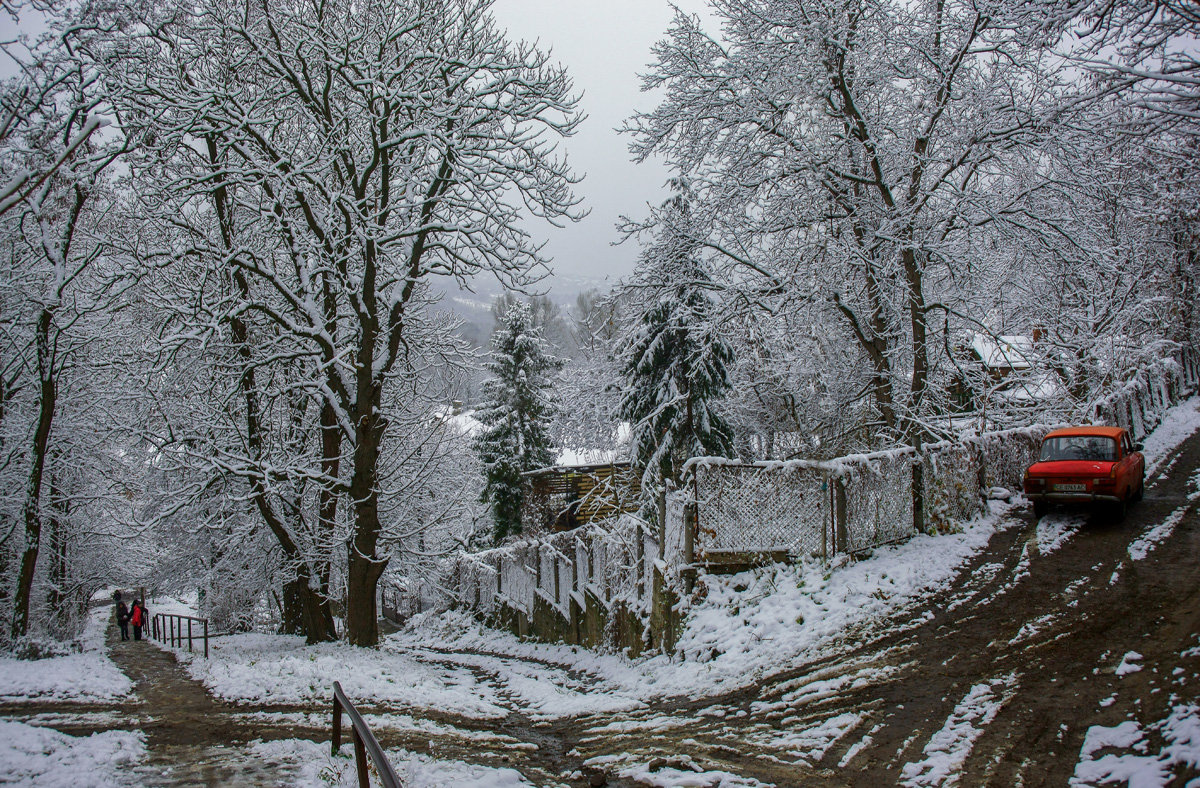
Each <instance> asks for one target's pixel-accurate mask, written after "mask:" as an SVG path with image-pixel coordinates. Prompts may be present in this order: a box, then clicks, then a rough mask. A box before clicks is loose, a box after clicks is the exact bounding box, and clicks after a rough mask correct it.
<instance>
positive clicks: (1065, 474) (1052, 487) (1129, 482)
mask: <svg viewBox="0 0 1200 788" xmlns="http://www.w3.org/2000/svg"><path fill="white" fill-rule="evenodd" d="M1145 481H1146V458H1145V457H1143V456H1142V445H1141V444H1140V443H1134V442H1133V440H1132V439H1131V438H1130V437H1129V433H1128V432H1127V431H1126V430H1124V429H1123V428H1121V427H1067V428H1065V429H1060V430H1054V431H1053V432H1051V433H1050V434H1049V435H1047V436H1046V437H1045V438H1043V439H1042V452H1041V454H1040V456H1039V457H1038V461H1037V462H1035V463H1034V464H1033V465H1030V466H1029V467H1028V468H1027V469H1026V470H1025V497H1026V498H1028V499H1029V500H1031V501H1033V511H1034V513H1035V514H1036V515H1037V516H1038V517H1041V516H1042V515H1043V514H1045V513H1046V510H1047V509H1049V508H1050V505H1051V504H1054V503H1100V502H1103V503H1106V504H1110V505H1111V507H1112V511H1113V514H1114V515H1115V516H1116V518H1117V519H1118V520H1120V519H1122V518H1124V517H1125V510H1126V508H1127V507H1128V505H1129V503H1130V502H1131V501H1140V500H1141V499H1142V492H1143V490H1144V488H1145Z"/></svg>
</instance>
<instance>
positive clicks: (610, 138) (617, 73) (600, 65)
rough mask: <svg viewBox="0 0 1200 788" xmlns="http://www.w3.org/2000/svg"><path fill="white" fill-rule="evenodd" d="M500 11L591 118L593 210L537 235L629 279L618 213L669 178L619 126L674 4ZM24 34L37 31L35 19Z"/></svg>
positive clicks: (638, 210)
mask: <svg viewBox="0 0 1200 788" xmlns="http://www.w3.org/2000/svg"><path fill="white" fill-rule="evenodd" d="M676 5H678V6H679V7H680V8H681V9H682V10H684V11H685V12H687V13H695V14H699V15H701V16H702V17H704V16H707V13H706V11H707V2H706V0H676ZM493 12H494V14H495V16H496V19H497V21H498V22H499V24H500V25H501V26H502V27H507V28H508V31H509V35H510V36H511V37H512V38H513V39H524V40H527V41H534V40H536V41H538V42H539V44H540V45H541V47H542V48H543V49H549V50H550V51H551V53H552V55H553V57H554V59H555V60H557V61H559V62H561V63H563V64H564V65H565V66H566V67H567V70H568V72H569V73H570V75H571V77H572V79H573V80H574V82H575V88H576V90H578V91H582V92H583V106H582V108H583V110H584V112H586V113H587V115H588V119H587V120H586V121H585V122H584V123H583V125H582V126H581V127H580V129H579V131H578V132H577V133H576V135H575V136H574V137H572V138H570V139H568V140H564V141H563V143H562V147H563V148H564V149H565V150H566V152H567V155H568V157H569V159H570V162H571V164H572V166H573V167H574V168H575V171H576V172H579V173H581V174H583V175H584V176H585V178H584V180H583V182H582V183H581V184H579V186H578V187H577V189H576V191H577V193H578V194H579V195H580V196H582V197H583V198H584V205H585V206H586V207H588V208H590V209H591V211H592V212H591V214H590V215H589V216H588V217H587V218H585V219H584V220H583V221H581V222H579V223H578V224H573V225H569V226H567V227H565V228H563V229H557V228H554V227H552V226H550V225H548V224H546V223H545V222H534V223H531V225H530V228H529V229H530V230H531V231H532V232H533V233H534V235H535V237H536V238H538V239H545V240H546V241H547V242H548V243H547V246H546V252H547V254H549V255H550V256H551V257H552V258H553V259H554V267H555V271H556V273H562V274H565V275H567V276H588V277H593V276H594V277H596V278H603V277H605V276H607V277H609V279H616V277H618V276H622V275H624V274H627V273H629V272H630V271H631V270H632V269H633V264H634V262H635V260H636V258H637V251H638V250H637V247H636V245H635V244H633V243H627V244H624V245H622V246H616V247H614V246H612V242H613V241H615V240H616V239H617V237H618V236H617V233H616V230H615V229H614V226H615V224H616V221H617V217H619V216H620V215H621V214H626V215H629V216H635V217H640V216H643V215H645V213H646V207H645V206H646V203H648V202H652V203H658V202H660V201H662V199H664V197H665V189H664V188H663V185H664V183H665V181H666V179H667V177H668V173H667V171H666V169H665V168H664V167H662V166H661V165H658V164H656V163H647V164H643V165H636V166H635V165H634V164H633V163H632V162H631V161H630V160H629V151H628V144H629V138H628V137H627V136H626V135H621V134H617V132H616V131H615V129H616V128H617V127H618V126H620V125H621V124H622V123H624V122H625V120H626V119H627V118H628V117H629V116H630V115H631V114H632V113H633V111H634V110H635V109H651V108H652V107H653V106H654V103H655V101H654V97H653V96H651V95H648V94H645V93H642V92H641V90H640V86H641V79H640V77H639V76H638V75H639V74H641V73H643V72H645V71H646V67H647V65H648V64H649V62H650V57H651V55H650V47H651V46H653V45H654V43H655V42H656V41H658V40H659V39H660V38H661V37H662V36H663V34H664V33H665V32H666V30H667V27H668V25H669V24H670V22H671V17H672V13H673V12H672V10H671V6H670V5H669V4H668V2H667V0H496V2H495V5H494V6H493ZM22 28H24V29H26V31H27V32H29V31H30V30H31V27H30V25H29V24H28V19H26V20H23V24H22ZM14 32H15V31H14V30H13V25H12V20H11V18H9V17H8V15H7V14H0V35H3V36H4V37H8V36H11V35H12V34H13V33H14ZM11 73H12V66H11V63H8V62H3V63H0V76H7V75H9V74H11Z"/></svg>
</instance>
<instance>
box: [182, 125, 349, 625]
mask: <svg viewBox="0 0 1200 788" xmlns="http://www.w3.org/2000/svg"><path fill="white" fill-rule="evenodd" d="M205 142H206V144H207V148H208V156H209V162H210V164H211V165H212V167H213V170H214V171H215V172H219V170H220V164H221V157H220V154H219V151H218V149H217V140H216V138H215V137H214V136H213V135H211V134H210V135H208V136H207V137H205ZM216 182H217V184H218V185H217V187H216V188H215V189H214V190H213V206H214V208H215V209H216V212H217V219H218V224H219V225H220V228H221V240H222V243H223V245H224V247H225V250H226V251H227V252H230V253H232V252H233V251H234V249H235V243H234V228H233V216H232V213H231V211H230V209H229V191H228V189H227V187H226V185H225V182H224V179H223V177H222V176H220V175H218V176H217V177H216ZM232 278H233V282H234V285H235V286H236V287H237V290H238V294H239V295H240V296H241V297H242V298H244V299H248V298H249V294H250V286H249V283H248V282H247V281H246V277H245V275H244V274H243V273H242V272H241V271H240V270H238V269H236V268H235V269H234V272H233V277H232ZM230 334H231V335H232V338H233V342H234V345H235V346H236V347H237V349H238V356H239V357H240V358H241V359H242V362H243V364H244V367H243V371H242V375H241V378H240V379H239V386H240V388H241V390H242V399H243V401H244V404H245V407H246V440H247V445H248V447H249V449H250V453H251V456H252V457H253V458H254V460H256V461H258V460H260V459H261V454H262V451H261V449H262V445H263V435H262V421H261V418H260V413H261V410H260V407H259V403H258V387H257V384H256V382H255V376H254V366H253V364H252V353H251V350H250V331H249V327H248V326H247V325H246V322H245V321H244V320H243V319H242V318H240V317H234V318H232V319H231V320H230ZM250 488H251V493H252V495H253V498H254V502H255V505H256V506H257V507H258V510H259V513H260V514H261V515H262V517H263V520H264V521H265V522H266V524H267V527H268V528H270V529H271V533H273V534H274V535H275V538H276V539H277V540H278V542H279V546H280V548H281V549H282V550H283V554H284V559H285V560H286V561H289V562H291V563H294V565H295V566H296V567H297V570H296V580H295V581H294V583H295V585H292V586H291V588H292V590H293V592H294V593H296V594H297V595H298V596H299V600H300V604H301V607H302V609H303V611H304V615H303V622H304V635H305V639H306V640H307V642H308V643H310V644H311V643H320V642H325V641H330V640H336V639H337V630H336V629H335V628H334V625H333V613H332V611H331V610H330V609H329V600H328V597H327V596H326V595H325V594H323V593H320V592H319V591H318V590H317V589H316V588H314V585H316V584H315V583H313V574H314V573H313V570H312V567H311V566H310V565H309V564H308V562H307V561H306V560H305V557H304V556H303V555H302V554H301V552H300V549H299V547H298V546H297V545H296V543H295V541H294V540H293V539H292V536H291V534H290V533H288V530H287V527H286V526H285V524H284V523H283V521H282V520H281V519H280V517H279V516H278V514H277V513H276V512H275V511H274V509H273V508H272V506H271V502H270V501H269V500H268V499H267V490H266V486H265V485H264V484H263V481H262V480H261V479H252V480H251V482H250Z"/></svg>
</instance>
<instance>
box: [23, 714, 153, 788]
mask: <svg viewBox="0 0 1200 788" xmlns="http://www.w3.org/2000/svg"><path fill="white" fill-rule="evenodd" d="M145 751H146V747H145V744H144V740H143V736H142V734H141V733H140V732H139V733H134V732H130V731H105V732H103V733H93V734H92V735H91V736H68V735H66V734H64V733H59V732H58V731H55V730H50V729H48V728H37V727H34V726H32V725H26V724H24V723H21V722H11V721H8V720H0V769H2V772H0V783H3V784H5V785H36V786H38V788H77V786H80V785H88V786H95V787H96V788H106V787H107V786H117V785H123V784H127V782H126V781H124V780H122V779H121V777H122V774H123V772H122V770H123V769H124V768H126V767H128V766H130V765H133V764H135V763H137V762H138V760H140V759H141V758H142V756H143V755H144V754H145Z"/></svg>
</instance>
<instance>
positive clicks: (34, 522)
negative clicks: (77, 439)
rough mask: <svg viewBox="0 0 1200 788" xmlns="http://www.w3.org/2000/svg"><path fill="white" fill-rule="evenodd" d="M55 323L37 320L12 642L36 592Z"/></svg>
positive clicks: (47, 317)
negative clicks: (34, 415) (34, 401)
mask: <svg viewBox="0 0 1200 788" xmlns="http://www.w3.org/2000/svg"><path fill="white" fill-rule="evenodd" d="M53 319H54V314H53V312H52V311H51V310H50V309H48V308H46V309H43V310H42V313H41V315H40V316H39V317H38V324H37V359H38V376H39V378H40V380H41V389H40V390H39V392H38V406H39V407H38V422H37V429H36V430H35V432H34V435H33V446H32V447H31V448H32V460H33V461H32V463H31V464H30V468H29V480H28V483H27V484H26V487H25V506H24V508H23V515H24V519H25V552H24V553H22V555H21V570H20V574H19V575H18V576H17V589H16V594H15V598H14V600H13V617H12V638H13V640H16V639H17V638H20V637H24V636H25V634H26V633H27V632H28V631H29V596H30V594H31V593H32V591H33V573H34V571H35V570H36V569H37V560H38V551H39V550H40V548H41V542H42V514H41V498H42V476H43V474H44V473H45V469H46V452H47V449H48V447H49V445H50V427H51V425H52V424H53V422H54V408H55V404H56V400H57V397H58V389H57V385H56V381H55V378H54V367H53V359H52V358H51V349H50V325H51V323H52V322H53Z"/></svg>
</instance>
